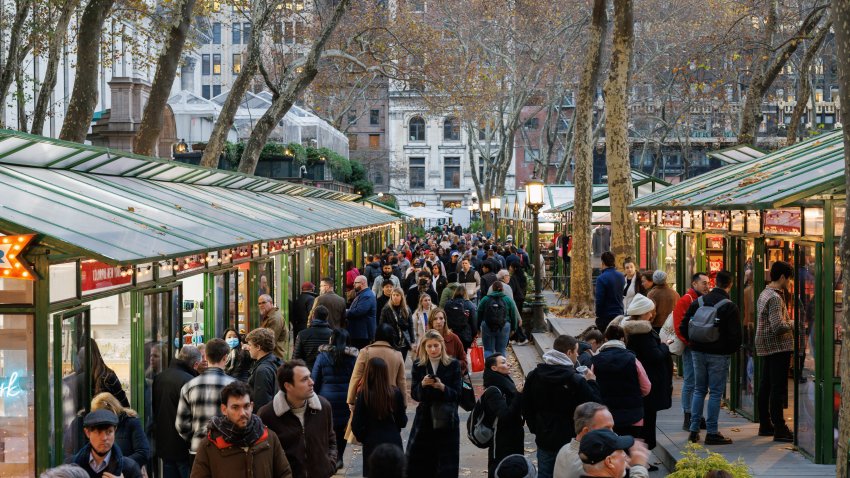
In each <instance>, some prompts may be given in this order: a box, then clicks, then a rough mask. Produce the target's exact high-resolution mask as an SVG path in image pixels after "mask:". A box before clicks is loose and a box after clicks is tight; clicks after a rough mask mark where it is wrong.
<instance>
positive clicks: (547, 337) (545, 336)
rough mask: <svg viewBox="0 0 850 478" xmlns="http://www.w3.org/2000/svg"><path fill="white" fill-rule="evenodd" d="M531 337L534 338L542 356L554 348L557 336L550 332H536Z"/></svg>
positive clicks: (538, 351) (535, 346) (535, 345)
mask: <svg viewBox="0 0 850 478" xmlns="http://www.w3.org/2000/svg"><path fill="white" fill-rule="evenodd" d="M531 337H532V338H533V339H534V348H535V349H537V353H538V354H539V355H540V356H541V357H542V356H543V354H545V353H546V352H548V351H549V350H552V345H554V343H555V337H554V336H553V335H552V334H550V333H548V332H535V333H533V334H531Z"/></svg>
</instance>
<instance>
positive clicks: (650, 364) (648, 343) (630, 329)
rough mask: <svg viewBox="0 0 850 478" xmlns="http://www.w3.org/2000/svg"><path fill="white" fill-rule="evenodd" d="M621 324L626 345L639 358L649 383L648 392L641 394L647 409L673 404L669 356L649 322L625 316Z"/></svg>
mask: <svg viewBox="0 0 850 478" xmlns="http://www.w3.org/2000/svg"><path fill="white" fill-rule="evenodd" d="M622 325H623V331H625V332H626V347H627V348H628V349H629V350H631V351H632V352H634V353H635V357H636V358H637V359H638V360H640V363H641V365H643V369H644V370H645V371H646V376H647V377H648V378H649V382H650V383H651V384H652V389H651V390H650V391H649V395H647V396H646V397H644V398H643V401H644V403H645V404H646V405H647V407H648V408H649V409H654V410H656V411H658V410H667V409H668V408H670V407H671V406H672V405H673V403H672V395H673V359H672V358H671V357H670V350H669V349H668V348H667V345H666V344H662V343H661V339H660V338H659V337H658V333H657V332H656V331H654V330H652V322H649V321H648V320H627V321H625V322H623V324H622Z"/></svg>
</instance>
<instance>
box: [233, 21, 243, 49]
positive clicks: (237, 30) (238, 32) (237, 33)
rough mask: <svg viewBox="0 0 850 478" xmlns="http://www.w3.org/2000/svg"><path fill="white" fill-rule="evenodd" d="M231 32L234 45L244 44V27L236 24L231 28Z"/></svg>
mask: <svg viewBox="0 0 850 478" xmlns="http://www.w3.org/2000/svg"><path fill="white" fill-rule="evenodd" d="M231 32H232V35H233V44H234V45H239V44H241V43H242V25H241V24H239V23H234V24H233V27H232V28H231Z"/></svg>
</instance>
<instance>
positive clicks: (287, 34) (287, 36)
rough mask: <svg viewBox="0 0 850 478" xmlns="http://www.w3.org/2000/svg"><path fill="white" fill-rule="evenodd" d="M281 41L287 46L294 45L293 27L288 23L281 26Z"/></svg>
mask: <svg viewBox="0 0 850 478" xmlns="http://www.w3.org/2000/svg"><path fill="white" fill-rule="evenodd" d="M287 24H289V28H287V26H286V25H287ZM283 41H284V43H286V44H287V45H292V44H293V43H295V27H294V26H293V24H292V23H290V22H286V23H284V24H283Z"/></svg>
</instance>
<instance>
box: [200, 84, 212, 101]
mask: <svg viewBox="0 0 850 478" xmlns="http://www.w3.org/2000/svg"><path fill="white" fill-rule="evenodd" d="M201 96H203V97H204V99H207V100H208V99H210V85H203V86H201Z"/></svg>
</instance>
